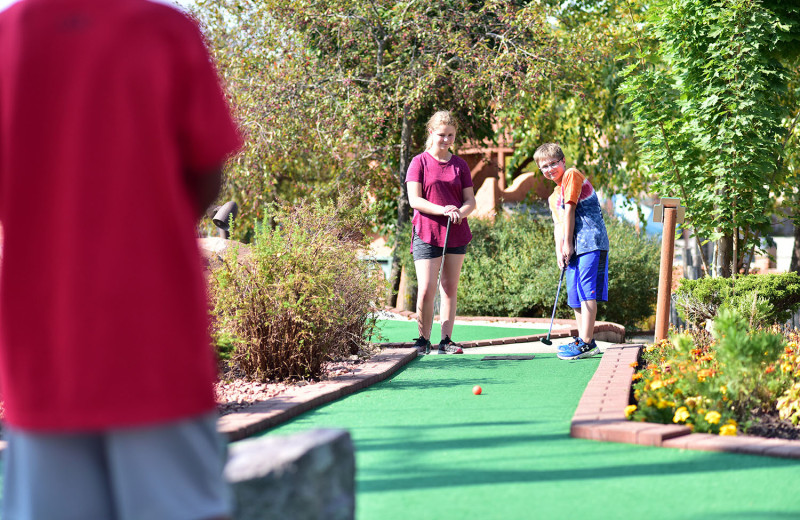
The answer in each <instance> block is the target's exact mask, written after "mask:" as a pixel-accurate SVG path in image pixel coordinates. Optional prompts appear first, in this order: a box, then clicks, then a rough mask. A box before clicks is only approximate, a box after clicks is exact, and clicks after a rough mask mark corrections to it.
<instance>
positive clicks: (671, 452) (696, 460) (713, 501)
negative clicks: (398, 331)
mask: <svg viewBox="0 0 800 520" xmlns="http://www.w3.org/2000/svg"><path fill="white" fill-rule="evenodd" d="M459 330H461V329H459ZM459 339H461V340H463V341H467V340H471V339H473V338H472V337H466V336H465V335H460V336H459ZM467 352H469V351H467ZM483 358H484V356H483V355H470V354H465V355H461V356H425V357H420V358H418V359H417V360H415V361H412V362H411V363H410V364H409V365H408V366H407V367H406V368H404V369H402V370H401V371H400V372H398V373H397V374H395V376H394V377H392V378H390V379H388V380H386V381H384V382H382V383H379V384H377V385H374V386H372V387H369V388H367V389H365V390H362V391H361V392H358V393H356V394H353V395H351V396H349V397H346V398H343V399H340V400H338V401H335V402H333V403H330V404H328V405H325V406H322V407H320V408H317V409H315V410H312V411H310V412H307V413H306V414H303V415H301V416H299V417H298V418H296V419H294V420H293V421H290V422H288V423H286V424H284V425H282V426H280V427H277V428H274V429H272V430H269V431H267V432H266V433H264V435H279V434H289V433H295V432H298V431H302V430H307V429H311V428H343V429H347V430H348V431H349V432H350V434H351V435H352V438H353V441H354V444H355V447H356V465H357V476H356V486H357V506H356V517H357V518H358V519H359V520H375V519H380V520H393V519H397V520H406V519H409V518H414V519H437V520H438V519H441V520H448V519H452V520H464V519H481V520H487V519H529V518H541V519H559V518H565V519H566V518H569V519H572V518H586V519H625V518H647V519H648V520H653V519H723V518H724V519H731V518H739V519H748V520H750V519H762V518H764V519H766V518H775V519H788V518H800V494H798V493H797V483H798V482H800V461H793V460H787V459H777V458H768V457H758V456H752V455H737V454H727V453H711V452H698V451H683V450H675V449H665V448H649V447H643V446H635V445H628V444H613V443H601V442H594V441H587V440H581V439H573V438H571V437H569V425H570V419H571V417H572V413H573V412H574V410H575V407H576V406H577V403H578V401H579V399H580V396H581V394H582V393H583V390H584V389H585V387H586V384H587V382H588V380H589V379H590V378H591V376H592V374H593V373H594V370H595V369H596V368H597V365H598V362H599V357H596V358H592V359H586V360H580V361H573V362H565V361H560V360H558V359H557V358H556V357H555V355H554V354H537V355H536V357H535V359H532V360H509V361H487V360H483ZM476 384H477V385H480V386H481V387H482V388H483V393H482V394H481V395H477V396H476V395H473V393H472V388H473V386H474V385H476Z"/></svg>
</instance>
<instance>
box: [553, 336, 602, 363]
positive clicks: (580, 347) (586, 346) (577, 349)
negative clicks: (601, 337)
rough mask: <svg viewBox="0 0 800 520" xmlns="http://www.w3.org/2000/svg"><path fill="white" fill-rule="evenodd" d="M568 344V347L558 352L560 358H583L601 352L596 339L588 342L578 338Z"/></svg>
mask: <svg viewBox="0 0 800 520" xmlns="http://www.w3.org/2000/svg"><path fill="white" fill-rule="evenodd" d="M566 346H567V347H568V348H566V349H564V350H561V351H559V353H558V354H557V356H558V359H583V358H587V357H592V356H594V355H595V354H598V353H600V349H599V348H598V347H597V343H595V342H594V339H592V341H590V342H589V343H586V342H585V341H583V340H582V339H580V338H578V339H577V340H576V341H575V342H574V343H569V344H568V345H566Z"/></svg>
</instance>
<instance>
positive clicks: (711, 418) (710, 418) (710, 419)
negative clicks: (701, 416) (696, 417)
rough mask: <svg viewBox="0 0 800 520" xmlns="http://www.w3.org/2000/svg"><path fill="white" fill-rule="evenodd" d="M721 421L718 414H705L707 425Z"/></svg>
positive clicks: (712, 412)
mask: <svg viewBox="0 0 800 520" xmlns="http://www.w3.org/2000/svg"><path fill="white" fill-rule="evenodd" d="M720 419H722V416H721V415H720V414H719V412H715V411H713V410H712V411H710V412H708V413H707V414H706V422H707V423H708V424H719V420H720Z"/></svg>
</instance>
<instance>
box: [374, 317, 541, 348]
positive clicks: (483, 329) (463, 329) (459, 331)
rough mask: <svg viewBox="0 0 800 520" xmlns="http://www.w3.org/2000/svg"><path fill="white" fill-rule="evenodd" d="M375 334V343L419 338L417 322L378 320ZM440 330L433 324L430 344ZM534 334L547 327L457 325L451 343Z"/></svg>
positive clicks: (440, 336) (409, 340) (536, 325)
mask: <svg viewBox="0 0 800 520" xmlns="http://www.w3.org/2000/svg"><path fill="white" fill-rule="evenodd" d="M375 329H376V330H375V333H374V334H373V335H372V338H371V339H370V340H371V341H372V342H375V343H388V342H409V343H413V342H414V339H416V338H417V337H418V336H419V331H418V329H417V322H416V321H414V320H378V322H377V324H376V327H375ZM441 332H442V328H441V327H440V326H439V324H438V323H434V324H433V330H432V331H431V337H430V340H431V343H434V344H436V343H439V341H440V340H441V339H442V334H441ZM534 334H547V327H542V326H541V324H535V325H531V326H523V327H520V326H516V327H507V326H506V327H504V326H502V325H471V324H468V323H457V324H456V326H455V327H454V329H453V338H452V339H453V341H455V342H459V341H467V340H469V341H477V340H483V339H499V338H513V337H517V336H523V335H525V336H529V335H534Z"/></svg>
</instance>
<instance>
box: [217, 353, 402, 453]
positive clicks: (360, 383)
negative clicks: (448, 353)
mask: <svg viewBox="0 0 800 520" xmlns="http://www.w3.org/2000/svg"><path fill="white" fill-rule="evenodd" d="M416 357H417V349H409V348H403V349H384V350H382V351H381V352H380V353H378V354H376V355H375V356H373V357H372V358H370V360H369V361H367V362H366V363H364V364H363V365H359V367H358V368H357V369H356V370H355V371H354V372H353V373H352V374H346V375H342V376H339V377H336V378H334V379H331V380H329V381H323V382H320V383H314V384H309V385H305V386H297V387H292V388H289V389H288V390H287V391H286V392H284V393H282V394H280V395H278V396H275V397H272V398H270V399H268V400H266V401H260V402H257V403H254V404H252V405H250V406H248V407H246V408H244V409H243V410H241V411H240V412H233V413H230V414H227V415H223V416H222V417H220V418H219V420H218V421H217V429H218V430H219V431H220V432H221V433H223V434H225V435H226V436H227V437H228V439H229V440H230V441H238V440H241V439H244V438H245V437H249V436H251V435H254V434H256V433H259V432H261V431H264V430H266V429H268V428H272V427H273V426H276V425H278V424H281V423H284V422H286V421H288V420H289V419H292V418H294V417H296V416H298V415H300V414H301V413H303V412H307V411H308V410H311V409H312V408H315V407H317V406H321V405H323V404H326V403H329V402H331V401H334V400H336V399H339V398H340V397H344V396H346V395H350V394H352V393H354V392H357V391H358V390H361V389H362V388H366V387H368V386H370V385H373V384H375V383H378V382H380V381H383V380H384V379H387V378H388V377H389V376H391V375H392V374H394V373H395V372H397V370H399V369H400V368H401V367H403V366H404V365H406V364H408V363H409V362H411V361H412V360H414V359H416Z"/></svg>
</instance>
